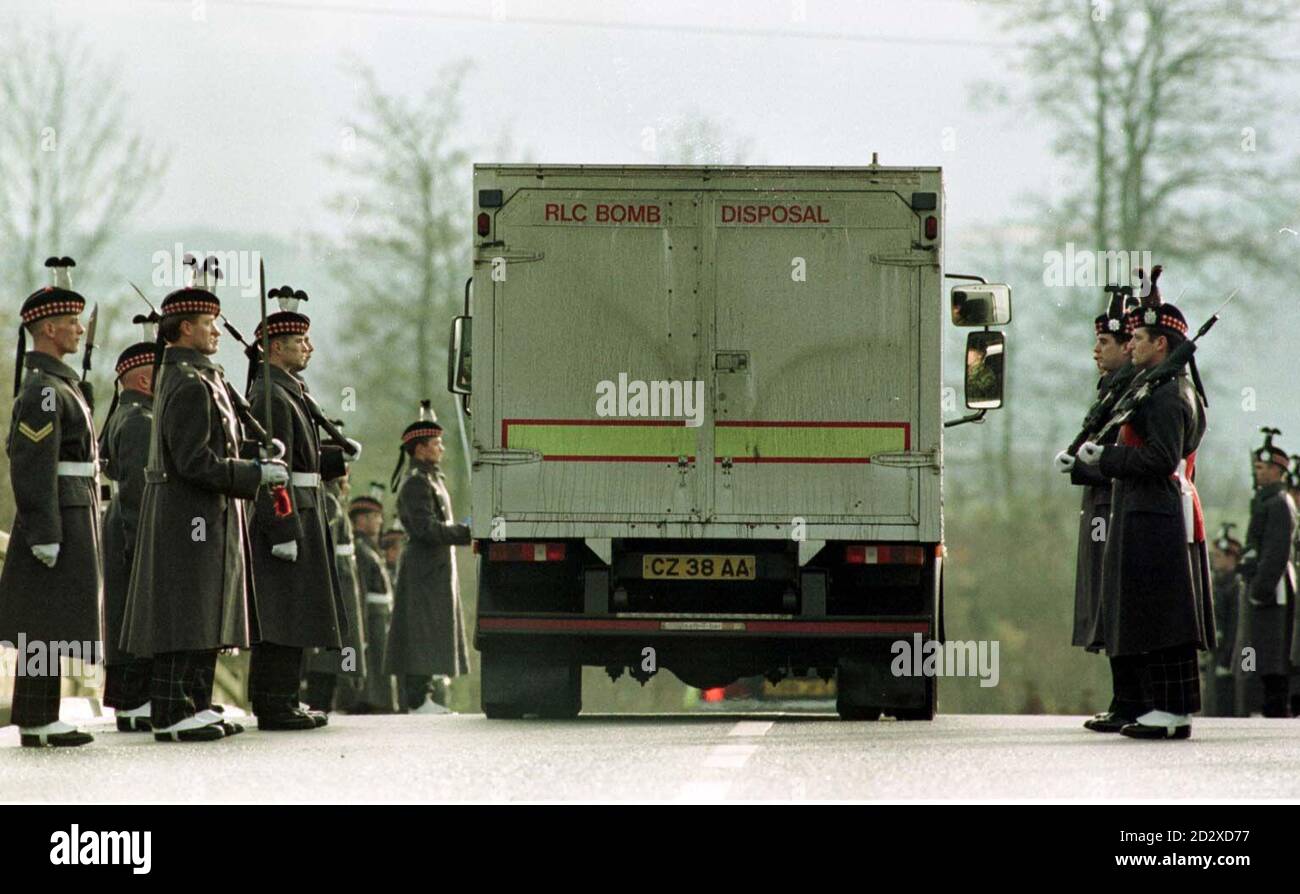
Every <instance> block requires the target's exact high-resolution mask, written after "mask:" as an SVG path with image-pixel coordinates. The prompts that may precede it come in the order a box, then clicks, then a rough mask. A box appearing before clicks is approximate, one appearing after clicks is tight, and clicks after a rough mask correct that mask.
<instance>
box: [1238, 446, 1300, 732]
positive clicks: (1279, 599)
mask: <svg viewBox="0 0 1300 894" xmlns="http://www.w3.org/2000/svg"><path fill="white" fill-rule="evenodd" d="M1254 460H1255V461H1254V467H1255V485H1256V490H1255V496H1254V498H1253V499H1252V500H1251V502H1250V526H1249V527H1248V528H1247V529H1246V551H1245V553H1244V554H1243V555H1242V560H1241V576H1242V578H1243V580H1244V581H1245V584H1246V598H1245V601H1244V603H1243V604H1242V613H1241V624H1240V628H1239V630H1238V631H1237V654H1238V655H1241V656H1243V663H1244V662H1245V661H1246V660H1248V659H1246V658H1245V656H1246V655H1248V654H1249V655H1251V656H1252V659H1253V661H1254V671H1255V673H1256V674H1257V675H1258V676H1259V679H1260V683H1261V685H1262V687H1263V691H1264V716H1265V717H1290V716H1291V705H1290V696H1291V693H1290V684H1291V679H1290V678H1291V651H1292V649H1291V646H1292V642H1291V637H1292V627H1293V625H1294V623H1295V601H1296V576H1295V575H1296V571H1295V566H1294V565H1293V564H1292V561H1293V547H1294V537H1295V530H1296V507H1295V504H1294V503H1292V502H1291V495H1290V493H1288V491H1287V472H1288V467H1289V464H1290V459H1289V458H1288V457H1287V455H1286V453H1285V452H1284V451H1283V450H1282V449H1281V448H1279V447H1276V446H1273V445H1272V444H1271V443H1270V444H1268V445H1265V446H1264V447H1261V448H1260V449H1259V450H1257V451H1256V452H1255V455H1254ZM1247 649H1249V650H1250V652H1249V653H1248V652H1247V651H1246V650H1247Z"/></svg>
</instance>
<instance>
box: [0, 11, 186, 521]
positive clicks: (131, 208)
mask: <svg viewBox="0 0 1300 894" xmlns="http://www.w3.org/2000/svg"><path fill="white" fill-rule="evenodd" d="M114 73H115V68H114V67H113V65H111V64H105V63H102V62H100V61H99V60H98V58H97V57H96V55H95V52H94V49H93V47H92V45H91V43H90V42H89V41H87V40H84V39H82V38H81V37H80V36H78V35H77V34H75V33H73V34H69V33H68V32H66V31H60V32H59V33H58V34H57V35H56V34H54V33H53V32H50V33H47V34H45V35H44V36H43V37H42V38H40V39H39V40H38V39H37V38H35V37H33V36H31V35H30V34H27V33H24V32H22V31H20V30H14V31H8V32H6V33H3V34H0V110H2V111H0V246H3V247H4V263H2V264H0V289H2V290H3V292H4V294H5V296H6V300H5V301H4V302H3V303H0V330H3V331H5V332H12V331H13V329H14V327H15V326H16V325H17V310H18V304H17V303H16V300H15V299H20V298H21V296H23V295H25V294H27V293H28V292H30V291H32V290H33V289H34V288H36V287H38V286H40V285H42V284H44V282H45V275H46V274H45V270H44V269H43V262H44V260H45V258H46V257H48V256H49V255H50V254H52V253H56V252H57V253H58V254H60V255H70V256H72V257H74V258H76V259H77V261H78V263H79V264H80V265H81V267H82V269H85V268H86V267H93V262H94V260H95V258H96V257H97V256H99V255H100V254H101V253H102V252H103V251H104V249H105V248H106V247H107V246H108V245H109V243H110V242H111V241H112V239H113V238H114V236H115V235H117V233H118V232H120V229H121V227H122V226H123V223H124V222H125V221H127V220H128V219H129V218H130V217H131V215H132V214H134V213H136V212H138V211H140V210H141V209H142V208H144V207H146V206H147V205H148V203H149V202H150V201H151V200H152V199H153V198H154V197H155V196H156V195H157V191H158V189H159V188H160V181H161V177H162V174H163V172H164V171H165V169H166V166H167V162H166V157H165V155H164V154H163V153H162V152H161V151H160V150H158V149H156V148H155V147H154V145H153V144H152V143H151V142H150V141H149V140H147V139H146V138H145V137H144V136H142V135H141V134H140V133H139V132H137V131H135V130H133V129H132V127H131V125H130V124H129V117H128V115H127V97H126V95H125V94H124V93H123V92H122V91H121V89H120V88H119V87H118V86H117V83H116V80H115V78H114V77H113V75H114ZM114 316H115V314H114V313H112V312H110V313H107V314H106V315H105V319H104V320H103V321H101V322H102V325H101V327H100V330H99V331H100V341H101V343H104V342H105V340H106V339H105V336H106V334H107V333H108V331H109V329H110V328H111V324H112V323H113V319H112V318H113V317H114ZM12 370H13V367H12V365H11V364H10V363H0V393H3V394H8V393H9V389H10V387H11V383H12V379H11V376H12V375H13V372H12ZM8 417H9V404H8V402H7V401H6V402H4V404H3V409H0V428H3V429H7V428H8V424H9V422H8ZM12 508H13V507H12V499H11V493H10V490H9V478H8V476H7V475H5V476H0V519H3V520H4V521H7V520H8V519H9V518H11V517H12V515H11V514H12Z"/></svg>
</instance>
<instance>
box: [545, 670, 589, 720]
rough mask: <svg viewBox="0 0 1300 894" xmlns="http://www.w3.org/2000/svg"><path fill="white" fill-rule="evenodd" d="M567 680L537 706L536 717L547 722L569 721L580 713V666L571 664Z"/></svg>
mask: <svg viewBox="0 0 1300 894" xmlns="http://www.w3.org/2000/svg"><path fill="white" fill-rule="evenodd" d="M567 676H568V678H567V680H565V681H564V682H563V683H562V685H560V686H558V687H557V688H556V689H555V690H554V691H553V692H551V693H549V697H548V698H547V699H545V700H544V702H543V703H542V704H541V705H539V707H538V709H537V716H538V717H543V718H546V719H547V720H571V719H572V718H574V717H577V716H578V714H579V713H580V712H581V711H582V665H581V664H572V665H569V668H568V675H567Z"/></svg>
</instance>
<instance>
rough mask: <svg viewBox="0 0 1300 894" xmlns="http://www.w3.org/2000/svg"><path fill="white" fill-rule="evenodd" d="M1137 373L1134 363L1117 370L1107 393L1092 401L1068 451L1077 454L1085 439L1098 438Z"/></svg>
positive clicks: (1073, 454) (1072, 454)
mask: <svg viewBox="0 0 1300 894" xmlns="http://www.w3.org/2000/svg"><path fill="white" fill-rule="evenodd" d="M1137 375H1138V369H1137V367H1136V366H1134V365H1133V364H1132V363H1126V364H1125V365H1124V366H1121V367H1120V368H1119V369H1118V370H1116V371H1115V377H1114V378H1113V379H1111V382H1110V387H1109V388H1107V389H1106V393H1105V394H1102V395H1099V396H1098V397H1097V399H1096V400H1094V401H1093V402H1092V406H1091V407H1089V408H1088V412H1087V414H1086V415H1085V416H1084V417H1083V427H1082V428H1080V429H1079V433H1078V434H1077V435H1075V436H1074V440H1073V441H1071V442H1070V446H1069V447H1067V448H1066V450H1065V452H1066V453H1068V454H1070V456H1075V455H1076V454H1078V452H1079V448H1080V447H1082V446H1083V444H1084V442H1085V441H1091V440H1094V439H1095V438H1096V433H1097V432H1099V431H1100V430H1101V428H1102V426H1104V425H1105V424H1106V420H1108V419H1110V416H1111V412H1112V411H1113V410H1114V408H1115V404H1116V403H1117V402H1118V401H1119V399H1120V398H1121V397H1123V396H1124V395H1125V394H1126V393H1127V392H1128V389H1129V386H1130V385H1132V384H1133V380H1134V379H1136V378H1137Z"/></svg>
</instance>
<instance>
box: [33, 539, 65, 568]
mask: <svg viewBox="0 0 1300 894" xmlns="http://www.w3.org/2000/svg"><path fill="white" fill-rule="evenodd" d="M32 555H33V556H35V557H36V558H37V560H38V561H39V562H40V563H41V564H42V565H44V566H45V567H46V568H53V567H54V563H55V562H57V561H59V544H57V543H33V544H32Z"/></svg>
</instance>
